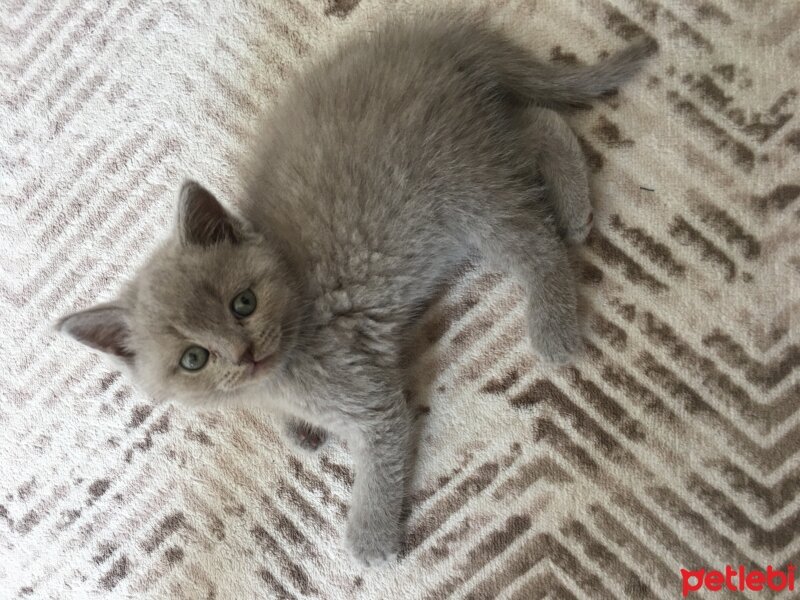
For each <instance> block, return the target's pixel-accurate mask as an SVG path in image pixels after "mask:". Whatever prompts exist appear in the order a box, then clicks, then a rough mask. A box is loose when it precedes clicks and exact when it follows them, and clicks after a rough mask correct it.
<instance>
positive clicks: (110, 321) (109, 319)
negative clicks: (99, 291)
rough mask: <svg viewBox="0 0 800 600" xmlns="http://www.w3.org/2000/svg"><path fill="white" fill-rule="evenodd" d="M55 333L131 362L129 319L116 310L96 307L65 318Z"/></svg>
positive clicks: (126, 314) (120, 310) (104, 306)
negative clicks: (63, 334)
mask: <svg viewBox="0 0 800 600" xmlns="http://www.w3.org/2000/svg"><path fill="white" fill-rule="evenodd" d="M56 329H57V330H58V331H60V332H62V333H65V334H67V335H69V336H70V337H73V338H75V339H76V340H78V341H79V342H81V343H82V344H86V345H87V346H89V347H90V348H94V349H95V350H100V351H101V352H105V353H106V354H109V355H111V356H112V357H113V358H116V359H119V360H121V361H122V362H124V363H128V364H130V363H132V362H133V359H134V352H133V350H132V349H131V345H130V335H131V328H130V315H129V313H128V311H127V310H126V309H124V308H122V307H120V306H117V305H115V304H99V305H97V306H94V307H92V308H89V309H87V310H82V311H80V312H76V313H73V314H71V315H67V316H65V317H62V318H61V319H60V320H59V321H58V323H56Z"/></svg>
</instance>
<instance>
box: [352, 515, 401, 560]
mask: <svg viewBox="0 0 800 600" xmlns="http://www.w3.org/2000/svg"><path fill="white" fill-rule="evenodd" d="M345 543H346V544H347V549H348V550H349V551H350V553H351V554H352V555H353V558H355V559H356V560H357V561H358V562H359V563H361V564H362V565H364V566H366V567H379V566H381V565H384V564H386V563H390V562H394V561H395V560H397V555H398V554H399V552H400V533H399V531H398V530H397V528H394V527H391V528H388V529H385V528H382V527H376V526H375V525H364V524H358V523H357V522H353V521H351V522H350V523H348V525H347V535H346V538H345Z"/></svg>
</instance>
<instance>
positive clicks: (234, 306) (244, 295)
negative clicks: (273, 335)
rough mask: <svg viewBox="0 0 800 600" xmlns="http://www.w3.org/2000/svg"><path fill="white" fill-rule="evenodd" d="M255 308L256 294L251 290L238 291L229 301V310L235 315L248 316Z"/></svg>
mask: <svg viewBox="0 0 800 600" xmlns="http://www.w3.org/2000/svg"><path fill="white" fill-rule="evenodd" d="M255 309H256V295H255V294H254V293H253V290H245V291H243V292H241V293H239V294H238V295H237V296H236V298H234V299H233V302H231V310H232V311H233V314H234V316H236V317H249V316H250V315H252V314H253V311H254V310H255Z"/></svg>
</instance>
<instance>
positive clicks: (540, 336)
mask: <svg viewBox="0 0 800 600" xmlns="http://www.w3.org/2000/svg"><path fill="white" fill-rule="evenodd" d="M516 204H517V208H516V209H513V208H512V209H511V210H508V211H503V212H504V214H502V216H501V218H500V219H498V220H497V221H496V222H495V223H494V227H493V229H494V231H493V232H492V235H491V236H487V237H486V238H484V240H483V243H481V244H480V246H481V250H482V252H483V254H484V255H485V256H486V257H487V258H488V259H489V260H490V262H492V263H493V264H494V265H495V266H496V267H498V268H500V269H503V270H507V271H510V272H512V273H514V274H515V275H516V276H517V277H518V280H519V282H520V283H521V284H522V285H523V287H524V289H525V292H526V295H527V301H528V310H527V316H528V331H529V333H530V339H531V343H532V345H533V348H534V350H535V351H537V352H538V353H539V355H540V356H541V357H542V358H543V359H544V360H545V361H546V362H548V363H551V364H563V363H565V362H567V361H568V360H569V359H570V358H571V357H572V356H573V355H574V354H575V353H576V352H577V350H578V349H579V347H580V332H579V329H578V307H577V292H576V283H575V275H574V273H573V270H572V266H571V263H570V260H569V256H568V253H567V248H566V246H565V245H564V242H563V240H561V239H559V237H558V235H557V234H556V232H555V231H554V230H553V228H552V227H550V226H548V225H547V221H546V219H544V218H543V216H542V215H541V214H539V211H536V210H535V209H531V207H530V205H529V204H528V205H525V203H524V202H523V201H519V202H518V203H516Z"/></svg>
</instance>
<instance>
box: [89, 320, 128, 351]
mask: <svg viewBox="0 0 800 600" xmlns="http://www.w3.org/2000/svg"><path fill="white" fill-rule="evenodd" d="M94 334H95V336H96V340H97V342H98V344H99V348H98V349H99V350H103V351H105V352H108V353H109V354H114V355H116V356H119V357H121V358H133V352H131V351H130V350H129V349H128V348H127V347H126V346H125V342H126V341H127V339H128V329H127V327H125V326H124V325H122V324H121V323H108V324H106V325H104V326H100V327H98V328H97V330H96V331H95V333H94Z"/></svg>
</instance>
